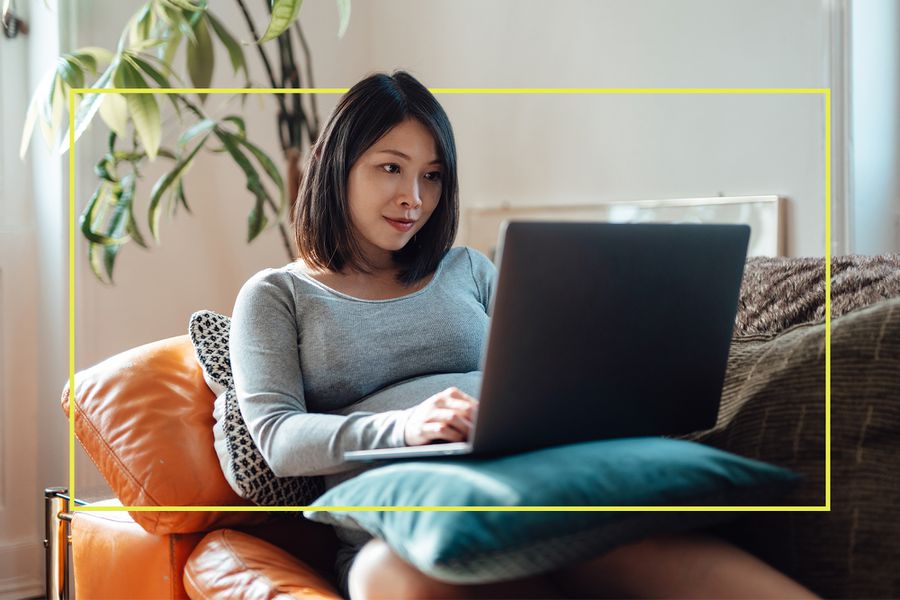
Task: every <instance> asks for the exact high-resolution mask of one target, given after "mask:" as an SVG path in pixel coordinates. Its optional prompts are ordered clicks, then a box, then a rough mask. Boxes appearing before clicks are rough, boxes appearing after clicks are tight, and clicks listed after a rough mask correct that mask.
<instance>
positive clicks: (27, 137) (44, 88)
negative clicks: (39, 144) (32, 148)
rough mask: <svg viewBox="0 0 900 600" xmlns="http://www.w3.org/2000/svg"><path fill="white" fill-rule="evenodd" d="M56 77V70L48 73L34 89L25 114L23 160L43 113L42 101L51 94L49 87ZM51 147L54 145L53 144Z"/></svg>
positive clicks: (22, 145)
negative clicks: (39, 116)
mask: <svg viewBox="0 0 900 600" xmlns="http://www.w3.org/2000/svg"><path fill="white" fill-rule="evenodd" d="M55 77H56V70H53V71H50V72H49V73H47V74H46V75H45V76H44V79H42V80H41V83H40V84H38V87H37V89H36V90H35V91H34V95H33V96H32V97H31V102H30V103H29V104H28V112H27V113H26V115H25V125H24V127H22V141H21V142H20V143H19V158H21V159H23V160H24V158H25V153H26V152H28V145H29V144H30V143H31V134H32V133H34V124H35V123H36V122H37V118H38V115H39V114H40V113H41V104H42V102H41V101H42V100H43V99H44V98H45V97H46V96H47V94H49V91H48V88H49V86H50V83H51V82H52V81H53V80H54V78H55ZM50 147H51V148H52V147H53V146H52V144H51V145H50Z"/></svg>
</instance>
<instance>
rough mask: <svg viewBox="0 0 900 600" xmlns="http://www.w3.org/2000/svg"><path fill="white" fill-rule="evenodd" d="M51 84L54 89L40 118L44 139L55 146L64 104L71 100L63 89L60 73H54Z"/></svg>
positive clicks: (48, 144)
mask: <svg viewBox="0 0 900 600" xmlns="http://www.w3.org/2000/svg"><path fill="white" fill-rule="evenodd" d="M51 86H52V89H51V90H50V94H49V96H48V98H47V102H46V103H45V104H44V113H43V115H42V116H43V118H42V119H41V120H40V124H41V133H42V134H43V135H44V141H45V142H46V143H47V147H49V148H53V146H54V145H55V144H56V141H57V140H58V139H59V126H60V123H62V115H63V110H64V106H65V105H66V104H68V101H69V99H68V98H67V97H66V93H65V91H64V90H63V84H62V80H60V78H59V73H55V74H54V76H53V83H52V84H51ZM66 137H68V132H66Z"/></svg>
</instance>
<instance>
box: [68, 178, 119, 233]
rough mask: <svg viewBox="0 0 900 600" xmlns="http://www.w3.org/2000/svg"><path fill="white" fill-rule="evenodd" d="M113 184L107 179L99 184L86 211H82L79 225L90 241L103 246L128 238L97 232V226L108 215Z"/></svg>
mask: <svg viewBox="0 0 900 600" xmlns="http://www.w3.org/2000/svg"><path fill="white" fill-rule="evenodd" d="M111 185H113V184H110V183H109V182H107V181H101V182H100V185H99V186H97V189H96V191H94V195H93V196H91V199H90V200H88V203H87V206H86V207H85V208H84V211H83V212H82V213H81V217H80V218H79V225H80V227H81V233H82V235H84V237H86V238H87V239H88V241H89V242H91V243H94V244H99V245H101V246H108V245H110V244H121V243H123V242H124V241H125V239H126V238H121V237H120V238H113V237H110V236H108V235H104V234H102V233H97V231H96V229H95V226H96V224H98V223H102V222H103V219H104V218H105V216H106V211H107V208H108V207H109V196H110V192H111V191H112V190H111V189H110V188H111Z"/></svg>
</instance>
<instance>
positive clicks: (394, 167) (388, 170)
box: [381, 163, 400, 173]
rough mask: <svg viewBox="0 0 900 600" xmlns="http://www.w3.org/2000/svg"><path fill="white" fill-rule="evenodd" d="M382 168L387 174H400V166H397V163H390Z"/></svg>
mask: <svg viewBox="0 0 900 600" xmlns="http://www.w3.org/2000/svg"><path fill="white" fill-rule="evenodd" d="M381 168H382V169H384V171H385V172H386V173H399V172H400V165H398V164H395V163H388V164H386V165H382V166H381Z"/></svg>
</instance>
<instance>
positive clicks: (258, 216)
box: [20, 0, 350, 283]
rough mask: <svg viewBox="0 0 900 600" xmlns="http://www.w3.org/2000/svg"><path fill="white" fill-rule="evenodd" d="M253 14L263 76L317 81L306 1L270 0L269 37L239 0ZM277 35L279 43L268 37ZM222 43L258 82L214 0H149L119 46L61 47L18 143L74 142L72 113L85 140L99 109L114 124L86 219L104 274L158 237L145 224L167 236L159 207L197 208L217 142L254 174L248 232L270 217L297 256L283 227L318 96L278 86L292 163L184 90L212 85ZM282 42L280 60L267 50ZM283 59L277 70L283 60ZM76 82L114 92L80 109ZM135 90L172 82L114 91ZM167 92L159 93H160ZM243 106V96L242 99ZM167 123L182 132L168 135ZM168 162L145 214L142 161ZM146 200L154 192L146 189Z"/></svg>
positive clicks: (343, 13) (281, 126)
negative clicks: (203, 173) (197, 164)
mask: <svg viewBox="0 0 900 600" xmlns="http://www.w3.org/2000/svg"><path fill="white" fill-rule="evenodd" d="M336 1H337V8H338V11H339V14H340V28H339V32H338V35H339V36H343V34H344V31H345V30H346V28H347V25H348V24H349V19H350V0H336ZM235 2H236V4H237V6H238V8H239V9H240V13H241V15H242V17H243V19H244V23H245V25H246V27H247V28H248V30H249V33H250V34H251V35H252V37H253V39H254V40H256V42H255V44H254V46H255V49H256V51H257V52H258V53H259V55H260V57H261V59H262V63H263V66H264V70H265V76H266V79H267V82H268V84H269V85H270V87H271V88H300V87H314V85H315V84H314V82H313V74H312V67H311V60H310V50H309V47H308V45H307V42H306V39H305V37H304V35H303V32H302V29H301V28H300V24H299V21H298V16H299V11H300V7H301V4H302V0H262V2H263V3H264V4H265V6H266V8H267V9H268V23H267V25H266V28H265V30H264V31H263V33H262V35H260V34H259V31H260V30H259V29H258V28H257V24H256V22H255V21H254V18H253V16H252V15H251V13H250V11H249V10H248V8H247V4H246V3H247V0H235ZM270 42H271V43H270ZM217 44H221V45H222V46H223V47H224V48H225V50H226V51H227V54H228V58H229V62H230V63H231V67H232V69H233V71H234V73H235V74H242V75H243V79H244V87H247V88H249V87H251V86H252V84H251V78H250V74H249V71H248V68H247V62H246V60H245V55H244V50H245V47H244V46H243V45H242V44H241V43H239V42H238V41H237V39H236V38H235V36H234V35H233V34H232V33H231V31H230V30H229V28H228V27H226V25H225V23H223V22H222V20H221V19H220V18H218V17H217V16H216V15H215V13H214V12H213V10H211V7H210V6H209V5H208V3H207V0H148V1H147V2H146V3H145V4H143V6H141V7H140V8H139V9H138V10H137V12H135V13H134V14H133V15H132V17H131V18H130V19H129V20H128V22H127V23H126V25H125V27H124V28H123V30H122V33H121V36H120V37H119V40H118V44H117V46H116V48H115V49H106V48H99V47H86V48H79V49H77V50H74V51H72V52H67V53H65V54H63V55H62V56H60V57H59V59H58V61H57V67H56V69H54V70H53V71H51V72H50V73H48V74H47V75H46V77H45V78H44V79H43V80H42V82H41V84H40V85H39V86H38V88H37V89H36V91H35V92H34V95H33V97H32V100H31V103H30V105H29V108H28V114H27V116H26V119H25V126H24V129H23V132H22V143H21V147H20V154H21V156H23V157H24V156H25V153H26V151H27V149H28V144H29V142H30V139H31V137H32V134H33V131H34V129H35V127H36V126H37V127H39V129H40V131H41V133H42V134H43V138H44V140H45V142H46V143H47V144H48V145H49V146H50V147H51V148H54V147H55V148H59V150H60V151H61V152H65V151H66V150H68V148H69V145H70V141H69V127H68V120H69V119H71V120H73V121H74V131H75V140H74V141H75V142H77V141H78V139H79V138H80V137H81V135H82V134H83V133H84V132H85V131H86V130H87V129H88V127H89V126H90V125H91V124H92V123H94V122H95V121H96V119H95V117H97V116H98V115H99V117H100V120H102V122H103V125H104V126H105V127H106V128H107V129H108V130H109V136H108V143H107V148H106V152H104V154H103V155H102V156H101V157H99V159H98V160H97V161H96V163H95V167H94V172H95V173H96V175H97V178H98V184H97V187H96V189H95V191H94V193H93V194H92V196H91V197H90V199H89V200H88V201H87V203H86V204H85V205H84V207H83V209H82V212H81V216H80V219H79V223H80V229H81V233H82V235H83V236H84V237H85V238H86V240H87V242H88V258H89V262H90V265H91V269H92V271H93V273H94V274H95V276H96V277H97V278H98V279H99V280H101V281H106V282H109V283H112V281H113V272H114V267H115V264H116V257H117V256H118V253H119V250H120V249H121V248H122V246H123V245H125V244H127V243H128V242H130V241H134V242H135V243H136V244H138V245H139V246H142V247H144V248H147V247H148V242H147V239H148V238H147V236H146V235H145V233H144V231H147V230H149V233H150V235H151V236H152V237H153V238H154V239H155V240H156V241H157V242H158V241H159V226H160V216H161V215H162V214H163V213H164V212H169V213H170V214H175V213H176V212H177V211H178V210H179V207H182V208H183V209H185V210H188V211H190V208H189V204H188V194H187V192H186V186H185V175H186V173H187V172H188V170H189V169H190V166H191V164H192V163H193V161H194V160H195V158H196V157H197V155H198V153H200V152H201V151H203V150H205V151H209V152H218V153H221V154H222V155H224V156H225V157H227V159H229V160H231V161H233V163H234V165H235V166H236V167H237V168H238V169H240V172H242V173H243V174H244V176H245V179H246V186H247V189H248V191H249V192H250V194H251V196H252V198H253V203H252V207H251V209H250V211H249V213H248V215H247V239H248V241H252V240H253V239H254V238H256V237H257V236H258V235H259V234H260V233H261V232H262V231H263V230H264V229H265V228H266V227H267V226H274V227H277V228H278V229H279V231H280V234H281V238H282V241H283V244H284V247H285V251H286V252H287V254H288V257H289V258H292V257H293V253H292V249H291V243H290V240H289V237H288V235H287V231H286V229H285V226H284V223H283V221H284V216H285V214H286V213H287V211H288V208H289V202H288V200H287V199H288V198H290V199H293V198H296V195H297V190H298V188H299V185H300V181H301V179H302V176H303V173H302V169H301V157H302V155H303V153H304V151H305V150H306V149H308V148H309V147H310V145H311V144H312V143H313V142H314V141H315V140H316V138H317V137H318V134H319V127H320V123H319V115H318V110H317V107H316V97H315V95H305V94H302V95H301V94H291V95H286V94H274V97H275V99H276V101H277V103H278V112H277V119H278V131H279V137H280V144H281V149H282V152H283V157H282V159H283V162H284V165H285V166H284V172H285V175H286V176H285V175H282V170H281V169H279V167H278V166H277V165H276V161H275V160H273V158H272V157H270V156H269V155H268V154H267V153H266V152H265V151H263V150H262V148H260V146H259V145H258V144H256V143H254V142H252V141H251V140H250V137H249V136H248V132H247V128H246V125H245V122H244V119H243V118H242V116H241V114H240V112H237V113H234V114H229V115H226V116H224V117H219V118H213V117H211V116H210V115H208V114H207V113H206V111H205V110H204V105H205V101H206V97H205V96H206V95H205V94H193V93H188V92H182V91H180V90H184V89H185V88H209V87H210V86H211V83H212V77H213V69H214V50H215V46H216V45H217ZM272 45H276V46H277V50H276V52H277V59H276V60H275V61H272V60H271V59H270V57H269V52H268V50H269V49H270V48H271V47H272ZM180 47H184V49H185V51H184V57H185V60H184V71H181V73H184V72H185V71H186V75H184V74H181V75H180V74H179V70H178V69H177V68H176V65H175V60H176V53H177V52H178V50H179V48H180ZM276 67H278V68H277V70H276ZM74 88H105V89H107V90H110V92H108V93H86V94H79V95H76V105H75V111H74V114H68V112H69V111H68V106H69V105H68V95H69V91H70V90H71V89H74ZM134 88H170V89H174V90H176V91H174V92H168V93H165V94H152V93H143V94H137V93H131V94H129V93H125V94H119V93H115V90H119V89H121V90H125V89H134ZM157 96H159V97H157ZM241 106H243V104H242V105H241ZM166 113H170V114H171V115H173V117H174V118H173V119H171V120H169V121H170V122H172V123H174V124H175V125H174V126H175V127H176V128H177V130H176V131H174V132H173V131H164V130H165V129H166V128H167V127H168V124H167V123H166V122H165V121H166V119H164V118H163V115H164V114H166ZM164 133H166V134H167V137H170V138H174V139H175V140H176V141H175V142H174V143H173V144H171V145H166V144H164V143H163V138H164ZM156 160H163V161H166V162H167V168H166V171H165V172H164V174H163V175H162V176H160V177H159V178H158V179H157V180H156V181H155V183H153V185H152V187H150V189H149V192H148V195H147V197H146V203H147V207H146V211H147V213H146V224H147V229H142V227H141V226H140V225H139V219H138V218H137V216H136V213H137V212H138V210H139V209H138V203H137V202H136V200H137V199H138V198H139V194H138V191H139V184H141V183H143V179H144V174H143V171H142V169H143V168H144V166H145V165H146V164H147V163H149V162H153V161H156ZM141 199H142V200H144V198H141Z"/></svg>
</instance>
